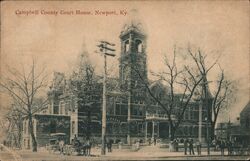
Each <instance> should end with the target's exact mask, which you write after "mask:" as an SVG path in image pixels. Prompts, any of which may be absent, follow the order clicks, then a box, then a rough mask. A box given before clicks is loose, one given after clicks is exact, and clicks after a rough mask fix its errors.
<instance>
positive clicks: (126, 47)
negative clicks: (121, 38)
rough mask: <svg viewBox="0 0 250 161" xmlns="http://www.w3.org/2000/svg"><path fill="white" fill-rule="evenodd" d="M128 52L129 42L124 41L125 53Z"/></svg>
mask: <svg viewBox="0 0 250 161" xmlns="http://www.w3.org/2000/svg"><path fill="white" fill-rule="evenodd" d="M128 51H129V41H128V40H127V41H125V52H128Z"/></svg>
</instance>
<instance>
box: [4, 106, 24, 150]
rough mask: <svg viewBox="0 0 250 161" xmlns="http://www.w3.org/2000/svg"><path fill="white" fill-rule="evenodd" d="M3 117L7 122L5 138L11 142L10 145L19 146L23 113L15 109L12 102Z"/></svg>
mask: <svg viewBox="0 0 250 161" xmlns="http://www.w3.org/2000/svg"><path fill="white" fill-rule="evenodd" d="M5 118H6V122H7V123H8V127H7V140H8V141H9V142H11V145H12V146H15V147H16V148H21V138H22V121H23V115H22V114H21V113H20V112H18V110H16V107H15V105H14V104H13V105H12V107H11V108H10V110H9V112H8V113H7V115H6V116H5Z"/></svg>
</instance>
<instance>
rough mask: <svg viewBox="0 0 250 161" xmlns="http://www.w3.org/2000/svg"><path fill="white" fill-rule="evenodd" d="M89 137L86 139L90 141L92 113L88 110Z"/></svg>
mask: <svg viewBox="0 0 250 161" xmlns="http://www.w3.org/2000/svg"><path fill="white" fill-rule="evenodd" d="M87 119H88V120H87V135H86V139H87V140H90V135H91V112H90V111H89V110H88V118H87Z"/></svg>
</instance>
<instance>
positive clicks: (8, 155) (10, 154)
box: [0, 146, 250, 161]
mask: <svg viewBox="0 0 250 161" xmlns="http://www.w3.org/2000/svg"><path fill="white" fill-rule="evenodd" d="M91 154H92V155H91V156H76V155H72V156H67V155H62V154H59V153H49V152H48V151H46V150H42V149H39V151H38V152H37V153H33V152H31V151H28V150H16V151H8V150H4V151H1V152H0V160H1V161H12V160H13V161H31V160H32V161H47V160H48V161H54V160H64V161H81V160H249V159H250V156H227V155H225V156H220V152H213V151H212V152H211V155H210V156H207V155H206V154H207V152H206V149H203V151H202V155H201V156H197V155H186V156H185V155H184V154H183V152H169V151H168V149H166V148H159V147H154V146H147V147H143V148H141V149H140V150H139V151H136V152H135V151H132V150H131V149H122V150H119V149H114V150H113V152H112V153H107V154H106V155H105V156H100V154H101V151H100V149H96V148H94V149H92V152H91ZM226 154H227V153H226Z"/></svg>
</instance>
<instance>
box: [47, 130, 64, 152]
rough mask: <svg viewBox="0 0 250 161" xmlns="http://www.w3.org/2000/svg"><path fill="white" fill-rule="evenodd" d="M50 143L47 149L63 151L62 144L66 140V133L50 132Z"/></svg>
mask: <svg viewBox="0 0 250 161" xmlns="http://www.w3.org/2000/svg"><path fill="white" fill-rule="evenodd" d="M50 137H51V138H50V139H49V145H48V147H47V149H48V150H49V152H50V153H56V152H61V151H62V145H61V144H65V142H66V134H65V133H52V134H50Z"/></svg>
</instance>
